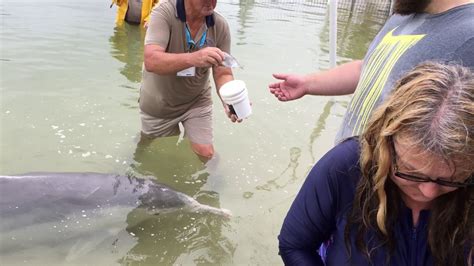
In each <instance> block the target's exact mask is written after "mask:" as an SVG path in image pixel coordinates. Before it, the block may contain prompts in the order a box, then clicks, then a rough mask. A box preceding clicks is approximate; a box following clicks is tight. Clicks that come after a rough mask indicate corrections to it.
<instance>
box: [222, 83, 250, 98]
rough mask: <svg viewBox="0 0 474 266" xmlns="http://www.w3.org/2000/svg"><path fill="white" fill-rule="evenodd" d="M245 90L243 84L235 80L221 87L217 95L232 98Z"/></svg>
mask: <svg viewBox="0 0 474 266" xmlns="http://www.w3.org/2000/svg"><path fill="white" fill-rule="evenodd" d="M246 90H247V89H246V86H245V82H243V81H242V80H237V79H235V80H231V81H229V82H227V83H225V84H224V85H222V87H221V88H220V89H219V93H220V95H221V97H223V98H232V97H234V96H236V95H239V94H241V93H242V91H246Z"/></svg>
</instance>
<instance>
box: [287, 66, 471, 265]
mask: <svg viewBox="0 0 474 266" xmlns="http://www.w3.org/2000/svg"><path fill="white" fill-rule="evenodd" d="M473 172H474V74H473V73H472V71H471V70H469V69H468V68H464V67H461V66H452V65H444V64H439V63H425V64H422V65H420V66H418V67H416V68H415V69H414V70H412V71H411V72H409V73H408V74H407V75H405V76H404V77H403V78H402V79H401V80H400V81H399V82H398V84H397V85H396V87H395V90H394V92H393V94H392V95H391V96H390V97H389V98H388V99H386V101H385V103H384V104H382V105H381V106H380V107H379V108H378V109H377V111H376V112H375V113H374V115H373V117H372V119H371V121H370V123H369V125H368V128H367V129H366V131H365V132H364V133H363V135H362V136H361V137H359V138H357V137H356V138H351V139H348V140H346V141H344V142H343V143H341V144H339V145H338V146H336V147H335V148H334V149H332V150H331V151H329V152H328V153H327V154H326V155H325V156H324V157H323V158H322V159H321V160H320V161H319V162H318V163H317V164H316V165H315V167H314V168H313V169H312V171H311V172H310V174H309V176H308V177H307V179H306V181H305V183H304V185H303V187H302V188H301V190H300V192H299V193H298V195H297V197H296V199H295V201H294V202H293V205H292V206H291V208H290V210H289V212H288V214H287V216H286V218H285V221H284V223H283V226H282V229H281V233H280V236H279V249H280V255H281V256H282V258H283V261H284V262H285V264H287V265H324V264H323V259H322V258H321V256H320V255H319V254H318V253H317V248H318V247H319V246H320V245H321V243H323V242H325V241H328V240H331V241H330V244H329V246H328V249H327V253H326V254H324V255H325V259H324V263H325V265H337V266H340V265H411V266H416V265H472V253H473V243H474V242H473V240H474V233H473V231H474V208H473V203H474V202H473V201H474V175H473Z"/></svg>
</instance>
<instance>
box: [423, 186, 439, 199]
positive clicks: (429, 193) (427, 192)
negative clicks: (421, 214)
mask: <svg viewBox="0 0 474 266" xmlns="http://www.w3.org/2000/svg"><path fill="white" fill-rule="evenodd" d="M418 188H419V189H420V191H421V193H423V195H424V196H425V197H427V198H429V199H435V198H436V197H438V196H439V195H440V185H438V184H436V183H433V182H424V183H420V185H419V186H418Z"/></svg>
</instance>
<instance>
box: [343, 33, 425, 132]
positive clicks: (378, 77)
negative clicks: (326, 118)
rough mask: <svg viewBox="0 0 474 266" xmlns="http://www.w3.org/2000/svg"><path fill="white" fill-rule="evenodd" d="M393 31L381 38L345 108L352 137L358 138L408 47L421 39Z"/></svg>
mask: <svg viewBox="0 0 474 266" xmlns="http://www.w3.org/2000/svg"><path fill="white" fill-rule="evenodd" d="M394 30H395V29H393V30H392V31H390V32H388V33H387V34H386V35H385V37H384V38H383V40H382V41H381V42H380V43H379V44H378V45H377V47H376V48H375V49H374V50H373V52H372V54H370V55H369V57H368V58H367V61H366V63H365V67H364V71H363V72H362V74H361V77H360V81H359V84H358V85H357V89H356V91H355V94H354V97H353V98H352V101H351V103H350V105H349V113H350V114H351V115H350V117H349V121H348V122H349V125H350V124H353V125H354V127H353V131H352V134H353V136H355V135H360V134H361V133H362V131H363V130H364V129H365V126H366V124H367V122H368V120H369V118H370V115H371V113H372V111H373V109H374V107H375V104H376V103H377V100H378V99H379V97H380V95H381V93H382V90H383V88H384V86H385V83H386V82H387V80H388V77H389V74H390V72H391V71H392V69H393V67H394V65H395V63H396V62H397V61H398V59H400V57H401V56H402V55H403V54H404V53H405V52H406V51H407V50H408V49H409V48H410V47H412V46H413V45H415V44H416V43H417V42H419V41H420V40H421V39H423V37H424V36H425V35H400V36H393V31H394ZM354 119H355V122H354Z"/></svg>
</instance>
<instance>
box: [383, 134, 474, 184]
mask: <svg viewBox="0 0 474 266" xmlns="http://www.w3.org/2000/svg"><path fill="white" fill-rule="evenodd" d="M390 144H391V145H392V158H393V159H392V160H393V163H392V164H393V168H394V175H395V176H397V177H399V178H402V179H405V180H409V181H413V182H420V183H421V182H433V183H435V184H438V185H441V186H446V187H454V188H463V187H468V186H473V185H474V174H471V176H470V177H469V178H468V179H467V180H466V181H465V182H455V181H446V180H443V179H440V178H430V177H420V176H414V175H410V174H405V173H402V172H400V171H399V170H398V165H397V152H396V151H395V144H394V143H393V140H391V141H390Z"/></svg>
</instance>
